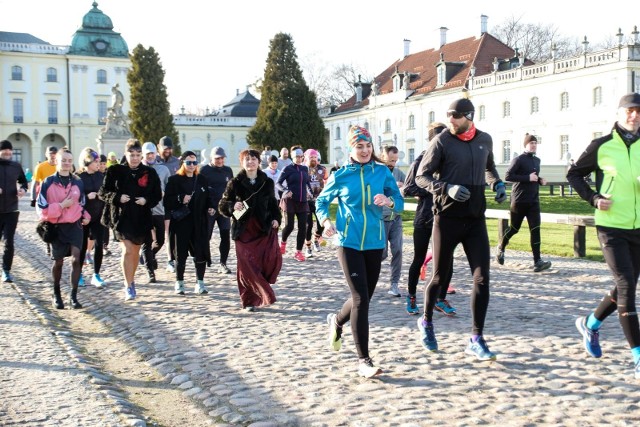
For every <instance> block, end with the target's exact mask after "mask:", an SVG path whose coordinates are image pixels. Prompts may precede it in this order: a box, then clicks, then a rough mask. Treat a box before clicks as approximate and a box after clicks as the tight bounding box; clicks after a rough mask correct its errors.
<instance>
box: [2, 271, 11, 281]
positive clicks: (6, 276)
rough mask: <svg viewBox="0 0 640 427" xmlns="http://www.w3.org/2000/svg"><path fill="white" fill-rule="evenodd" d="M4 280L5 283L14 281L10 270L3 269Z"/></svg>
mask: <svg viewBox="0 0 640 427" xmlns="http://www.w3.org/2000/svg"><path fill="white" fill-rule="evenodd" d="M2 281H3V282H4V283H13V276H12V275H11V273H10V272H9V270H2Z"/></svg>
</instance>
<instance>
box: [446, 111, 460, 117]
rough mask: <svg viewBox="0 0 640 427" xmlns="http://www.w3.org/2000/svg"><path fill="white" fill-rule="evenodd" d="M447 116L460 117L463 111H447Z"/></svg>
mask: <svg viewBox="0 0 640 427" xmlns="http://www.w3.org/2000/svg"><path fill="white" fill-rule="evenodd" d="M447 117H453V118H454V119H461V118H463V117H464V113H458V112H457V111H447Z"/></svg>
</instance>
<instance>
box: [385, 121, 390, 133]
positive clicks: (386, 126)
mask: <svg viewBox="0 0 640 427" xmlns="http://www.w3.org/2000/svg"><path fill="white" fill-rule="evenodd" d="M384 131H385V132H391V119H387V120H385V121H384Z"/></svg>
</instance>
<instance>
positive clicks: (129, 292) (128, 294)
mask: <svg viewBox="0 0 640 427" xmlns="http://www.w3.org/2000/svg"><path fill="white" fill-rule="evenodd" d="M135 298H136V296H135V295H134V293H133V291H132V290H131V287H128V288H125V290H124V300H125V301H130V300H132V299H135Z"/></svg>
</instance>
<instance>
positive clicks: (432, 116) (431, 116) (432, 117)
mask: <svg viewBox="0 0 640 427" xmlns="http://www.w3.org/2000/svg"><path fill="white" fill-rule="evenodd" d="M435 121H436V113H435V111H429V124H431V123H433V122H435Z"/></svg>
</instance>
